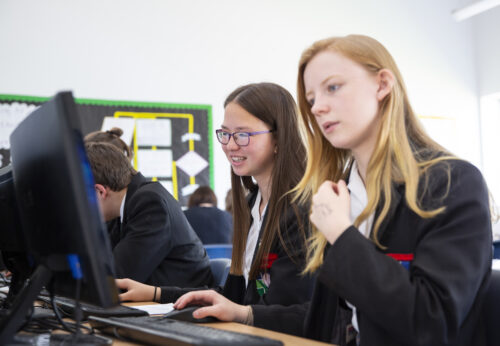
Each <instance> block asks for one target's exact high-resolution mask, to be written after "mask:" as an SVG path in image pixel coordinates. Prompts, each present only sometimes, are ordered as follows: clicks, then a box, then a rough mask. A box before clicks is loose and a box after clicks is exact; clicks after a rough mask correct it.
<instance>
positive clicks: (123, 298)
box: [118, 291, 131, 302]
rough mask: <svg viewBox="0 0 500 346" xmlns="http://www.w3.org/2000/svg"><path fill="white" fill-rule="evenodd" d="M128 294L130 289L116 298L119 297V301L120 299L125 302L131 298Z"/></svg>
mask: <svg viewBox="0 0 500 346" xmlns="http://www.w3.org/2000/svg"><path fill="white" fill-rule="evenodd" d="M129 296H130V291H127V292H125V293H121V294H119V295H118V299H120V301H122V302H125V301H127V300H131V299H130V297H129Z"/></svg>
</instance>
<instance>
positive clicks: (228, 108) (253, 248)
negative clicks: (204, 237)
mask: <svg viewBox="0 0 500 346" xmlns="http://www.w3.org/2000/svg"><path fill="white" fill-rule="evenodd" d="M224 108H225V112H224V121H223V123H222V125H221V129H219V130H217V131H216V134H217V139H218V140H219V142H220V143H221V146H222V150H223V151H224V153H225V154H226V157H227V159H228V161H229V162H230V164H231V185H232V197H233V220H234V231H233V252H232V261H231V269H230V274H229V277H228V278H227V280H226V283H225V286H224V288H219V289H216V290H211V291H210V293H211V294H213V296H214V297H217V298H221V299H226V298H224V296H225V297H227V298H228V299H230V300H231V301H233V302H236V303H239V304H244V305H249V304H282V305H291V304H296V303H301V302H305V301H307V300H309V299H310V294H311V292H312V284H313V279H312V275H301V272H302V271H303V269H304V265H305V253H306V246H305V242H306V238H307V236H308V232H307V230H308V229H309V222H308V215H307V214H308V211H309V207H308V205H307V203H299V202H293V201H292V199H293V196H291V195H290V194H288V193H287V192H288V191H290V190H291V189H292V188H293V187H294V186H295V185H296V184H297V183H298V182H299V181H300V179H301V178H302V176H303V174H304V169H305V154H306V151H305V147H304V145H303V142H302V140H301V137H300V134H299V129H298V128H299V127H298V124H297V122H298V115H297V107H296V104H295V101H294V100H293V97H292V96H291V95H290V93H289V92H288V91H286V90H285V89H284V88H282V87H280V86H278V85H276V84H272V83H259V84H249V85H245V86H242V87H239V88H238V89H236V90H235V91H233V92H232V93H231V94H230V95H229V96H228V97H227V99H226V101H225V103H224ZM117 284H118V286H119V287H120V288H122V289H127V290H128V292H126V293H123V294H121V295H120V297H121V299H122V300H137V301H141V300H142V301H148V300H152V299H153V297H155V294H154V292H155V288H154V287H152V286H146V285H142V284H139V283H136V282H134V281H131V280H128V279H125V280H117ZM192 290H193V289H189V288H187V289H186V288H184V289H181V288H173V287H162V288H161V292H157V294H156V298H157V300H158V301H160V302H173V301H175V300H176V299H177V298H178V297H179V296H180V295H181V294H183V293H185V292H188V291H192ZM216 291H218V292H220V293H221V294H222V295H221V294H219V293H217V292H216ZM245 318H246V316H245Z"/></svg>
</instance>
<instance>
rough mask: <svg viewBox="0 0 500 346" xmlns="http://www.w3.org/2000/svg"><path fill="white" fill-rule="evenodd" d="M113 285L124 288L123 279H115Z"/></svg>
mask: <svg viewBox="0 0 500 346" xmlns="http://www.w3.org/2000/svg"><path fill="white" fill-rule="evenodd" d="M115 284H116V287H118V288H126V287H125V286H126V283H125V279H115Z"/></svg>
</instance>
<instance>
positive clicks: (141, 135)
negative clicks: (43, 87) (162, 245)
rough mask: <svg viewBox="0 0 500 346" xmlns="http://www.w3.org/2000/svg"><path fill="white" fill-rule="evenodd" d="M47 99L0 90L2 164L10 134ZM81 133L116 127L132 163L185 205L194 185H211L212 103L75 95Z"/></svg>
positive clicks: (6, 160) (6, 158)
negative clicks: (201, 103) (84, 97)
mask: <svg viewBox="0 0 500 346" xmlns="http://www.w3.org/2000/svg"><path fill="white" fill-rule="evenodd" d="M48 99H49V98H48V97H35V96H24V95H2V94H0V167H4V166H6V165H8V164H9V163H10V144H9V136H10V133H11V132H12V131H13V130H14V128H15V127H16V126H17V125H18V124H19V123H20V122H21V121H22V120H23V119H24V118H25V117H26V116H28V115H29V114H30V113H31V112H32V111H33V110H35V109H36V108H37V107H38V106H39V105H40V104H42V103H43V102H45V101H47V100H48ZM75 103H76V107H77V112H78V116H79V118H80V123H81V125H82V134H83V135H84V136H85V135H86V134H88V133H89V132H92V131H96V130H109V129H111V128H112V127H115V126H116V127H120V128H121V129H122V130H123V131H124V133H123V135H122V137H121V138H122V139H123V140H124V141H125V142H126V143H127V144H129V145H130V146H131V147H132V149H133V152H134V157H133V160H132V164H133V166H134V168H136V169H137V170H138V171H140V172H141V173H142V174H143V175H144V176H145V177H147V178H149V179H151V180H153V181H158V182H160V183H161V184H162V185H163V186H164V187H165V188H166V189H167V190H168V191H169V192H170V193H171V194H172V195H173V196H174V197H175V198H176V199H177V200H178V201H179V202H180V203H181V205H183V206H185V205H187V200H188V199H189V195H191V193H192V192H193V191H194V190H196V188H197V187H198V186H201V185H209V186H211V187H212V188H213V186H214V182H213V152H212V149H213V148H212V107H211V106H210V105H196V104H173V103H151V102H132V101H109V100H94V99H75Z"/></svg>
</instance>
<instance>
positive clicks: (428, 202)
mask: <svg viewBox="0 0 500 346" xmlns="http://www.w3.org/2000/svg"><path fill="white" fill-rule="evenodd" d="M447 168H450V170H451V174H450V178H451V184H450V185H449V190H448V173H447V172H448V171H447ZM428 173H429V174H428V175H427V177H428V178H427V179H426V178H422V180H421V182H420V185H419V191H420V193H421V195H422V196H423V198H422V205H423V206H427V208H426V209H430V208H437V207H440V206H445V207H446V209H445V211H444V212H442V213H441V214H439V215H437V216H435V217H433V218H430V219H423V218H421V217H419V216H418V215H417V214H415V213H414V212H413V211H411V209H410V208H409V207H408V205H407V204H406V201H405V197H404V193H405V189H404V186H403V185H398V186H394V190H393V192H392V196H393V203H392V206H391V209H390V212H389V216H388V217H387V218H386V219H385V221H384V222H383V224H382V226H381V228H380V230H379V233H378V239H380V242H381V243H382V245H384V246H385V247H386V248H384V249H380V248H378V247H376V246H375V244H374V243H373V242H372V241H371V240H368V239H366V238H365V237H364V236H363V235H362V234H361V233H360V232H359V231H358V230H357V229H356V228H355V227H353V226H351V227H349V228H348V229H347V230H346V231H345V232H344V233H343V234H342V235H341V236H340V237H339V238H338V239H337V241H336V242H335V243H334V244H333V245H332V246H329V247H328V248H327V249H326V250H325V259H324V263H323V265H322V266H321V268H320V269H319V270H318V277H317V281H316V285H315V289H314V293H313V297H312V300H311V303H310V304H302V305H296V306H293V307H288V308H284V307H279V306H274V307H271V308H269V309H267V310H265V309H262V308H260V307H253V311H254V321H255V325H256V326H258V327H264V328H266V327H267V328H270V329H274V330H280V331H285V332H289V333H291V334H298V335H301V336H305V337H308V338H312V339H317V340H321V341H326V342H333V343H337V344H340V345H345V344H346V328H347V324H348V323H350V317H351V314H350V309H348V308H347V306H346V305H345V300H347V301H349V302H350V303H352V304H353V305H354V306H356V308H357V318H358V324H359V328H360V345H362V346H364V345H370V346H375V345H384V346H391V345H398V346H400V345H464V346H465V345H483V344H484V339H483V335H482V329H481V326H480V323H479V320H480V311H481V303H482V299H483V296H484V293H485V290H486V288H487V284H488V280H489V277H490V273H491V260H492V251H491V244H492V233H491V220H490V212H489V199H488V190H487V188H486V185H485V182H484V180H483V178H482V175H481V173H480V172H479V170H478V169H477V168H475V167H474V166H472V165H471V164H469V163H467V162H464V161H460V160H449V161H446V162H443V163H439V164H437V165H435V166H433V167H431V168H430V169H429V171H428ZM425 182H427V183H428V185H427V188H426V189H425V191H424V185H425ZM447 191H448V193H447V194H446V192H447ZM277 315H282V316H283V318H282V319H281V321H279V320H277V319H276V316H277ZM285 318H287V319H288V321H286V320H285ZM304 319H305V323H302V321H303V320H304ZM287 322H288V324H287ZM301 327H302V328H301ZM298 331H302V332H298Z"/></svg>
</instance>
